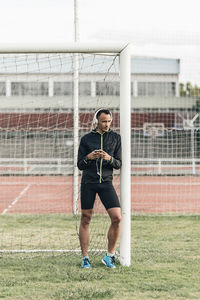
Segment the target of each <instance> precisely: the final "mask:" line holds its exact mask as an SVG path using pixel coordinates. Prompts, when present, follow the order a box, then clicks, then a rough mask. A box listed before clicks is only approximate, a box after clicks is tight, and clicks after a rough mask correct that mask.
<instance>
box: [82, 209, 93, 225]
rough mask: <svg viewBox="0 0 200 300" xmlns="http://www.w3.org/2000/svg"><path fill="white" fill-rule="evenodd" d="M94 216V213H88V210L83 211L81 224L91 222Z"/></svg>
mask: <svg viewBox="0 0 200 300" xmlns="http://www.w3.org/2000/svg"><path fill="white" fill-rule="evenodd" d="M91 218H92V213H88V212H82V216H81V224H82V225H83V226H87V225H89V224H90V221H91Z"/></svg>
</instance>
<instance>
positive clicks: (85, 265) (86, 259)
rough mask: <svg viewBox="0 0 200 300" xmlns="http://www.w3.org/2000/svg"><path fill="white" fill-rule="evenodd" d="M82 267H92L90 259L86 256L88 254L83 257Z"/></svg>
mask: <svg viewBox="0 0 200 300" xmlns="http://www.w3.org/2000/svg"><path fill="white" fill-rule="evenodd" d="M81 268H85V269H89V268H90V260H89V258H88V257H86V256H84V257H83V260H82V264H81Z"/></svg>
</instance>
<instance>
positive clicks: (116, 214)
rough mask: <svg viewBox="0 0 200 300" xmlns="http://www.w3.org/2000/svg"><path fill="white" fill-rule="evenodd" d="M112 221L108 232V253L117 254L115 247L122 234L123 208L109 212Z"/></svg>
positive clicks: (116, 208)
mask: <svg viewBox="0 0 200 300" xmlns="http://www.w3.org/2000/svg"><path fill="white" fill-rule="evenodd" d="M107 211H108V214H109V216H110V219H111V225H110V228H109V230H108V252H109V253H111V254H114V253H115V247H116V244H117V240H118V237H119V233H120V222H121V218H122V217H121V208H120V207H113V208H110V209H108V210H107Z"/></svg>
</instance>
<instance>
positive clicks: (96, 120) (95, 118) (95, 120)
mask: <svg viewBox="0 0 200 300" xmlns="http://www.w3.org/2000/svg"><path fill="white" fill-rule="evenodd" d="M102 110H107V111H108V112H109V115H110V117H111V122H112V113H111V111H109V109H107V108H99V109H98V110H97V111H96V112H95V114H94V118H93V121H92V123H93V124H94V125H97V124H98V119H97V115H98V113H99V112H100V111H102Z"/></svg>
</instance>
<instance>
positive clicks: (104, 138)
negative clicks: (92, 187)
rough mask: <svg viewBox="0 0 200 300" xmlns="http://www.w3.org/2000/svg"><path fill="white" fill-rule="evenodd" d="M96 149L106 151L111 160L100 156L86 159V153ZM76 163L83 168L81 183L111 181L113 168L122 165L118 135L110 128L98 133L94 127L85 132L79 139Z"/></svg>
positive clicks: (118, 167)
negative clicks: (94, 158)
mask: <svg viewBox="0 0 200 300" xmlns="http://www.w3.org/2000/svg"><path fill="white" fill-rule="evenodd" d="M98 149H102V150H104V151H105V152H107V153H108V154H109V155H110V156H111V160H110V161H106V160H104V159H102V158H99V159H96V160H88V159H87V155H88V154H89V153H91V152H92V151H94V150H98ZM77 165H78V168H79V169H80V170H83V174H82V183H102V182H106V181H112V179H113V168H114V169H120V168H121V165H122V162H121V137H120V135H119V134H118V133H117V132H114V131H112V130H109V131H108V132H104V133H103V134H100V133H99V132H98V131H97V130H96V129H95V130H92V131H91V132H89V133H87V134H85V135H84V136H83V137H82V138H81V141H80V145H79V150H78V163H77Z"/></svg>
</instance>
